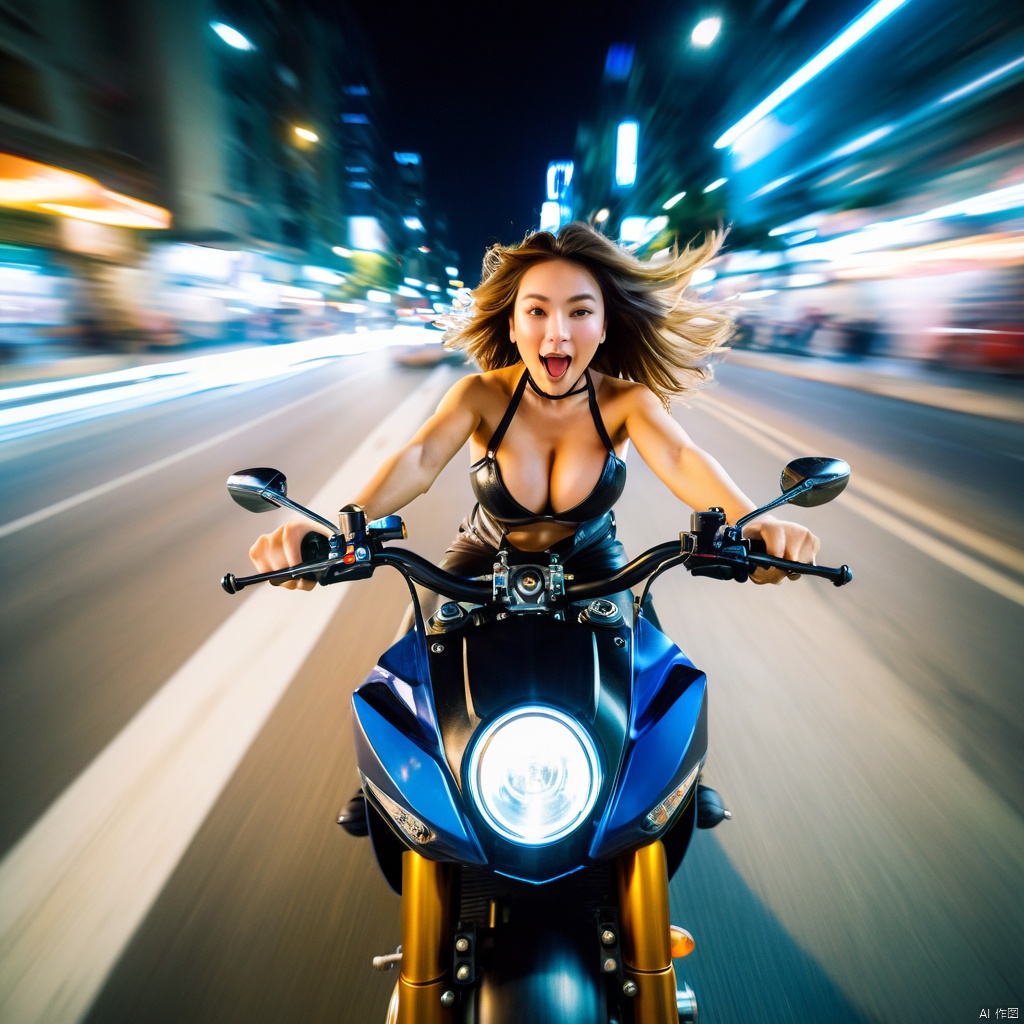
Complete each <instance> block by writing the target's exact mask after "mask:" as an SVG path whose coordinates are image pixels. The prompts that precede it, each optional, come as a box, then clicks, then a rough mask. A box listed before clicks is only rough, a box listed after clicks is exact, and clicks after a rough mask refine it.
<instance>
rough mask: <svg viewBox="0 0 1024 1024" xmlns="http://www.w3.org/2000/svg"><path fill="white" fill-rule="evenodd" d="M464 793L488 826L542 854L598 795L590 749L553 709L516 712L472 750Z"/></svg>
mask: <svg viewBox="0 0 1024 1024" xmlns="http://www.w3.org/2000/svg"><path fill="white" fill-rule="evenodd" d="M469 785H470V791H471V792H472V795H473V799H474V800H475V802H476V805H477V807H478V808H479V810H480V812H481V813H482V814H483V816H484V817H485V818H486V819H487V823H488V824H489V825H490V826H491V828H493V829H494V830H495V831H496V832H497V833H499V834H500V835H502V836H504V837H505V838H506V839H510V840H512V841H513V842H515V843H520V844H522V845H525V846H542V845H544V844H546V843H553V842H555V841H556V840H558V839H561V838H562V837H563V836H567V835H568V834H569V833H570V832H572V831H573V829H575V828H577V827H578V826H579V825H581V824H582V823H583V821H584V820H585V819H586V817H587V815H588V814H589V813H590V811H591V809H592V808H593V806H594V803H595V802H596V800H597V794H598V792H599V791H600V789H601V768H600V762H599V760H598V756H597V749H596V747H595V746H594V741H593V740H592V739H591V738H590V736H589V735H588V734H587V733H586V732H585V731H584V730H583V729H582V728H580V726H579V725H578V724H577V723H576V722H575V721H573V719H571V718H570V717H569V716H568V715H564V714H562V713H561V712H560V711H555V710H554V709H552V708H542V707H523V708H516V710H515V711H510V712H508V713H507V714H505V715H502V716H501V717H500V718H498V719H497V720H495V721H494V722H492V723H491V724H490V725H489V726H488V727H487V728H486V729H485V730H484V731H483V732H482V733H481V735H480V737H479V739H478V740H477V742H476V743H475V745H474V746H473V752H472V754H471V755H470V759H469Z"/></svg>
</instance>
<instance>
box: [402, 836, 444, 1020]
mask: <svg viewBox="0 0 1024 1024" xmlns="http://www.w3.org/2000/svg"><path fill="white" fill-rule="evenodd" d="M451 888H452V887H451V865H450V864H441V863H439V862H438V861H435V860H427V858H426V857H421V856H420V855H419V854H418V853H414V852H413V851H412V850H406V851H405V852H404V853H403V854H402V970H401V973H400V974H399V976H398V985H397V986H396V989H395V995H396V996H397V997H398V998H397V1004H398V1005H397V1008H396V1009H397V1014H396V1016H395V1017H394V1020H395V1021H397V1024H449V1022H450V1021H451V1019H452V1014H451V1010H450V1009H449V1008H448V1007H446V1006H445V1005H444V1001H443V1000H442V997H443V996H444V994H445V989H446V988H447V974H448V971H449V969H450V967H451V935H452V921H451V902H452V900H451V897H452V892H451ZM388 1019H389V1021H390V1020H391V1019H392V1016H391V1014H390V1013H389V1014H388Z"/></svg>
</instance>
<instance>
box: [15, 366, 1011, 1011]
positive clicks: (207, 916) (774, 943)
mask: <svg viewBox="0 0 1024 1024" xmlns="http://www.w3.org/2000/svg"><path fill="white" fill-rule="evenodd" d="M457 372H458V371H457V370H454V369H450V368H449V369H441V370H437V371H428V370H409V369H399V368H396V367H394V366H393V365H392V364H391V363H390V361H389V359H388V358H387V357H386V356H374V355H371V356H358V357H356V356H353V357H350V358H348V359H344V360H337V361H333V362H330V363H327V364H325V365H321V366H317V367H315V368H312V369H309V370H307V372H305V373H301V374H298V375H294V376H291V377H287V378H285V379H282V380H279V381H264V382H251V383H249V384H247V385H244V386H237V387H222V388H219V389H217V390H212V391H208V392H205V393H201V394H196V395H192V396H187V397H179V398H176V399H174V400H173V401H167V402H164V403H162V404H158V405H154V406H150V407H142V408H137V409H134V410H131V411H126V412H123V413H117V412H112V413H111V414H110V415H107V416H105V417H103V418H101V419H95V420H92V421H90V422H88V423H85V424H80V425H77V426H68V427H66V428H63V429H55V430H52V431H48V432H45V433H40V434H36V435H34V436H32V437H29V438H26V439H23V440H19V441H12V442H8V443H6V444H4V445H2V446H0V466H2V469H3V474H4V480H5V487H4V512H3V516H2V519H3V522H0V561H2V564H3V567H4V578H5V581H6V583H7V586H5V588H4V590H3V594H2V595H0V637H2V645H3V646H2V651H3V666H4V667H3V680H4V681H3V686H2V689H0V702H2V703H0V711H2V713H0V807H2V808H3V811H2V815H0V852H2V853H3V855H4V859H3V860H2V862H0V1018H2V1019H3V1020H4V1021H10V1022H11V1024H35V1022H42V1021H46V1022H54V1024H57V1022H61V1024H64V1022H72V1021H79V1020H85V1021H88V1022H89V1024H114V1022H118V1024H120V1022H123V1024H137V1022H138V1021H142V1020H145V1021H147V1024H163V1022H166V1024H180V1022H183V1021H189V1022H190V1024H232V1022H236V1021H237V1022H242V1021H245V1022H247V1024H253V1022H260V1024H271V1022H293V1021H302V1022H316V1021H328V1020H330V1021H364V1020H366V1021H372V1020H382V1019H383V1015H384V1009H385V1007H386V1004H387V999H388V996H389V993H390V989H391V986H392V985H393V982H394V979H393V977H391V976H388V975H381V974H377V973H375V972H373V971H372V970H371V969H370V958H371V957H372V956H373V955H374V954H376V953H382V952H386V951H390V950H391V949H393V948H394V946H395V945H396V943H397V941H398V916H397V914H398V900H397V897H395V896H394V895H392V894H391V893H390V891H389V890H388V889H387V886H386V885H385V883H384V882H383V880H382V879H381V878H380V877H379V875H378V874H377V871H376V868H375V867H374V865H373V864H372V862H371V859H370V857H369V850H368V847H367V846H366V844H365V843H364V842H361V841H359V840H355V839H352V838H351V837H349V836H347V835H345V834H344V833H343V832H341V830H340V829H338V828H337V826H336V825H335V824H334V817H335V815H336V813H337V811H338V809H339V808H340V807H341V805H342V804H344V802H345V801H346V800H347V799H348V797H349V796H350V795H351V794H352V792H353V791H354V789H355V787H356V772H355V764H354V756H353V752H352V749H351V743H350V725H349V709H348V697H349V694H350V692H351V691H352V689H353V688H354V687H355V686H356V685H358V683H359V682H360V681H361V680H362V678H363V677H364V676H365V674H366V673H367V671H368V670H369V669H370V668H371V667H372V665H373V662H374V660H375V658H376V655H377V654H378V653H379V652H380V651H381V650H383V649H384V648H385V647H386V646H387V645H388V643H389V642H390V639H391V637H392V636H393V634H394V632H395V629H396V628H397V626H398V622H399V619H400V616H401V614H402V612H403V609H404V607H405V603H406V600H407V597H406V593H405V591H404V585H403V584H402V582H401V579H400V578H399V577H398V576H397V575H390V576H388V575H384V574H378V576H377V577H375V578H374V579H373V580H371V581H369V582H367V583H365V584H358V585H356V584H353V585H349V586H348V588H347V589H343V588H342V587H336V588H330V589H329V590H322V589H318V590H317V591H315V592H313V593H311V594H289V593H286V592H282V591H272V590H269V589H266V588H264V589H263V590H259V589H257V588H254V590H253V591H249V592H246V593H244V594H242V595H239V596H236V597H228V596H227V595H225V594H224V593H223V591H221V589H220V587H219V586H218V580H219V577H220V576H221V574H222V573H223V572H225V571H227V570H229V569H230V570H233V571H236V572H242V571H245V570H246V566H247V559H246V556H245V552H246V549H247V547H248V545H249V543H250V542H251V541H252V539H253V538H254V537H255V535H256V534H257V533H259V532H261V531H262V530H264V529H269V528H271V527H272V526H273V525H274V524H275V523H276V522H277V521H278V518H277V514H276V513H271V514H270V515H267V516H265V517H261V518H260V519H255V518H253V517H252V516H251V515H249V514H247V513H245V512H243V511H242V510H241V509H239V508H238V507H237V506H235V505H234V504H232V503H231V501H230V500H229V498H228V497H227V494H226V492H225V490H224V479H225V478H226V476H227V474H228V473H229V472H231V471H233V470H235V469H240V468H242V467H244V466H251V465H273V466H278V467H279V468H281V469H283V470H284V471H285V472H286V473H287V474H288V478H289V483H290V492H289V493H291V494H292V495H293V496H294V497H295V498H297V499H298V500H300V501H303V500H304V499H309V500H310V501H312V499H313V498H314V496H318V495H321V496H322V500H323V502H324V504H322V505H321V506H320V509H321V511H323V512H325V513H326V514H327V515H328V516H329V515H331V514H332V513H333V510H334V508H336V507H338V505H340V504H341V503H343V502H344V501H346V500H348V497H349V495H350V494H351V493H352V491H354V489H355V487H356V486H358V482H359V481H360V480H361V479H362V478H364V477H365V475H366V474H367V473H368V472H369V471H370V470H371V469H372V467H373V465H375V464H376V462H377V461H379V460H380V458H381V457H382V456H383V455H384V454H386V452H387V451H388V450H389V448H390V447H391V446H393V445H396V444H397V443H399V442H400V441H401V440H403V439H404V437H405V436H408V434H410V433H411V432H412V430H413V429H414V428H415V426H416V425H417V423H418V422H419V421H420V420H421V419H422V417H423V416H424V415H425V414H426V411H427V410H428V409H429V408H431V407H432V405H433V404H434V403H436V400H437V397H438V396H439V395H440V394H441V393H442V391H443V389H444V387H445V386H447V384H448V383H450V382H451V380H452V379H454V375H455V374H456V373H457ZM403 403H405V404H403ZM678 415H679V417H680V419H681V420H682V421H683V423H684V425H685V426H686V427H687V428H688V429H689V430H690V431H691V433H692V434H693V436H694V437H695V438H696V439H697V440H698V442H699V443H701V444H703V445H704V446H705V447H706V448H708V449H709V450H710V451H712V452H713V453H714V454H715V455H716V456H717V457H718V458H719V459H720V461H721V462H722V463H723V464H724V465H725V466H726V467H727V468H728V469H729V470H730V472H731V473H732V474H733V475H734V476H735V478H736V479H737V480H738V481H739V482H740V484H741V485H742V486H743V487H744V488H745V489H746V490H747V492H748V493H749V494H750V495H751V496H752V497H754V498H763V499H768V498H769V497H772V496H774V494H775V493H776V481H777V478H778V473H779V470H780V469H781V467H782V465H783V464H784V463H785V461H787V459H788V458H790V457H793V456H795V455H800V454H827V455H836V456H839V457H842V458H846V459H847V460H848V461H849V462H850V463H851V464H852V465H853V467H854V478H853V482H852V483H851V485H850V487H849V488H848V490H847V492H846V493H845V494H844V495H843V496H842V497H841V498H840V499H838V500H837V501H836V502H835V503H833V504H831V505H827V506H822V507H820V508H817V509H807V510H794V511H793V512H792V513H788V514H791V515H792V517H793V518H799V519H800V520H801V521H804V522H806V523H807V524H808V525H810V526H812V528H814V529H815V530H816V532H817V533H818V534H819V535H820V536H821V537H822V540H823V545H822V551H821V554H820V556H819V560H820V561H821V562H823V563H829V564H839V563H841V562H848V563H850V564H851V565H852V566H853V568H854V570H855V574H856V578H855V581H854V583H853V584H852V585H851V586H849V587H846V588H843V589H836V588H833V587H831V586H829V585H828V584H827V583H825V582H824V581H821V580H814V579H804V580H801V581H800V582H799V583H795V584H790V583H787V584H785V585H783V586H780V587H753V586H749V585H748V586H738V585H736V584H730V583H718V582H714V581H709V580H697V579H692V578H689V577H688V576H687V575H686V574H685V573H684V572H682V571H679V572H676V573H669V574H666V576H664V577H662V579H661V580H660V581H659V583H658V584H657V585H656V590H655V597H656V600H657V602H658V608H659V614H660V616H661V619H662V622H663V625H664V626H665V628H666V631H667V632H669V633H670V634H671V635H672V636H674V637H676V638H677V639H678V640H679V641H680V643H681V645H682V646H683V648H684V649H685V650H687V652H688V653H689V654H690V655H691V657H692V658H693V660H694V661H695V662H696V663H697V664H698V665H700V666H701V667H702V668H704V669H705V670H706V671H707V673H708V676H709V678H710V680H711V688H712V689H711V701H712V703H711V714H712V718H711V753H710V757H709V762H708V767H707V773H706V775H707V779H708V781H710V782H711V783H712V784H713V785H715V786H716V788H718V789H719V790H720V791H721V792H722V793H723V795H724V796H725V798H726V802H727V803H728V805H729V806H730V807H731V808H732V810H733V812H734V818H733V820H732V821H730V822H726V823H724V824H723V825H721V826H720V827H719V828H718V829H716V830H715V831H714V832H705V833H699V834H698V836H697V838H696V840H695V841H694V844H693V846H692V848H691V852H690V854H689V855H688V857H687V860H686V862H685V863H684V865H683V867H682V869H681V870H680V872H679V873H678V874H677V876H676V878H675V880H674V882H673V888H672V894H673V920H675V921H676V922H677V923H679V924H681V925H683V926H684V927H686V928H688V929H689V930H690V931H691V932H692V933H693V934H694V936H695V938H696V941H697V948H696V951H695V952H694V953H693V954H692V955H691V956H690V957H689V958H688V959H687V960H685V961H682V962H681V963H680V964H679V965H678V966H679V973H680V975H681V977H683V978H685V979H686V980H688V981H689V982H690V983H691V984H692V985H693V987H694V988H695V989H696V991H697V994H698V999H699V1000H700V1004H701V1020H702V1022H704V1024H739V1022H744V1024H746V1022H760V1021H765V1022H767V1021H773V1022H775V1021H779V1020H807V1021H822V1022H832V1021H851V1022H852V1021H893V1022H897V1021H898V1022H905V1021H911V1022H914V1021H919V1022H922V1024H931V1022H935V1021H939V1020H943V1021H954V1022H955V1021H960V1020H964V1021H967V1020H971V1021H973V1020H977V1019H978V1017H979V1012H980V1011H981V1009H982V1008H985V1007H988V1008H991V1009H992V1011H993V1017H994V1015H995V1010H997V1009H998V1008H1004V1007H1005V1008H1010V1007H1019V1005H1020V1003H1021V1001H1022V996H1024V966H1022V965H1024V940H1022V937H1021V928H1020V922H1021V921H1022V920H1024V913H1022V911H1024V823H1022V812H1024V766H1022V761H1021V757H1020V754H1019V748H1020V742H1019V737H1020V735H1021V732H1022V727H1024V699H1022V697H1021V693H1020V686H1019V680H1020V670H1019V655H1020V640H1019V636H1020V631H1021V626H1022V625H1024V623H1022V616H1021V604H1022V602H1024V564H1022V563H1024V556H1022V554H1021V548H1022V545H1024V530H1022V525H1021V524H1022V521H1024V517H1022V516H1021V514H1020V509H1021V507H1022V499H1024V484H1022V474H1021V459H1022V457H1024V443H1022V431H1021V428H1020V427H1019V426H1016V425H1013V424H1010V423H1006V422H1001V421H996V420H989V419H985V418H982V417H975V416H965V415H962V414H959V413H954V412H946V411H943V410H939V409H932V408H926V407H924V406H920V405H915V404H912V403H906V402H901V401H897V400H894V399H892V398H881V397H877V396H874V395H870V394H864V393H861V392H853V391H848V390H846V389H843V388H838V387H834V386H830V385H825V384H819V383H814V382H810V381H805V380H794V379H790V378H788V377H784V376H780V375H777V374H772V373H766V372H763V371H759V370H755V369H751V368H748V367H740V366H726V368H725V370H724V371H723V372H722V374H721V384H720V386H719V387H718V388H716V389H715V390H714V391H712V392H710V393H709V394H708V395H707V397H705V398H701V399H699V400H697V401H696V402H695V403H694V404H693V406H692V408H690V409H681V410H680V411H679V412H678ZM465 469H466V465H465V463H464V461H461V460H459V459H457V460H456V462H455V463H453V465H452V466H450V467H449V469H448V470H447V471H446V472H445V474H444V475H443V477H442V479H441V480H440V481H439V483H438V485H437V486H436V487H435V488H434V489H433V490H432V491H431V493H430V494H428V495H426V496H424V497H423V498H421V499H419V500H418V501H417V502H415V503H414V504H413V505H412V506H410V508H409V509H408V510H406V513H405V518H406V521H407V524H408V527H409V533H410V538H409V542H408V546H409V547H412V548H414V549H415V550H418V551H420V552H421V553H423V554H425V555H427V556H432V557H437V556H439V555H440V554H441V552H442V551H443V550H444V548H445V546H446V543H447V541H448V539H449V538H450V536H451V535H452V534H453V532H454V529H455V527H456V525H457V523H458V521H459V519H460V518H461V517H462V515H463V514H464V512H465V510H466V508H467V507H468V504H469V501H470V491H469V486H468V480H467V478H466V472H465ZM90 495H91V496H90ZM68 499H77V500H76V501H74V502H73V503H72V504H70V505H68V504H64V505H61V504H59V503H62V502H65V503H66V502H67V501H68ZM618 511H619V523H620V536H621V537H622V538H623V540H624V541H625V543H626V546H627V548H628V549H629V550H630V551H631V552H634V553H635V552H638V551H640V550H642V548H644V547H646V546H647V545H649V544H652V543H655V542H658V541H662V540H665V539H669V538H670V537H672V536H673V535H675V534H676V533H678V531H679V529H680V528H681V526H685V524H686V522H687V517H688V512H687V510H684V509H681V508H680V507H679V506H678V503H676V502H675V501H674V499H672V498H671V496H670V495H669V494H668V492H667V491H665V490H664V488H663V487H661V485H660V484H659V483H658V481H657V480H656V479H655V478H654V477H653V475H652V474H651V473H650V472H649V471H648V470H647V469H646V467H645V466H644V465H643V464H642V462H640V460H639V459H638V458H637V457H636V456H635V454H634V455H633V456H631V458H630V479H629V483H628V484H627V490H626V493H625V494H624V496H623V498H622V500H621V502H620V505H619V510H618ZM40 512H42V513H43V514H42V515H41V516H40V515H37V513H40ZM27 517H32V518H27ZM4 523H7V524H11V525H9V527H8V529H7V530H6V532H5V531H4ZM19 523H22V524H24V525H22V526H21V527H20V528H19V527H18V524H19ZM12 526H13V528H12ZM1008 561H1012V562H1013V566H1011V567H1009V568H1007V562H1008Z"/></svg>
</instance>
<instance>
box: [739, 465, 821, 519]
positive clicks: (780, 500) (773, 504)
mask: <svg viewBox="0 0 1024 1024" xmlns="http://www.w3.org/2000/svg"><path fill="white" fill-rule="evenodd" d="M813 486H814V481H813V480H812V479H811V478H810V477H808V479H806V480H804V481H803V482H802V483H800V484H797V486H796V487H790V489H789V490H788V491H783V492H782V494H780V495H779V496H778V497H777V498H776V499H775V500H774V501H770V502H768V504H767V505H762V506H761V508H755V509H754V511H753V512H748V513H747V515H745V516H744V517H743V518H742V519H740V520H739V522H737V523H736V529H737V530H742V529H743V527H744V526H746V525H747V523H749V522H750V520H751V519H756V518H757V517H758V516H763V515H764V514H765V512H770V511H771V510H772V509H773V508H778V507H779V506H780V505H785V504H786V503H787V502H790V501H792V500H793V499H794V498H796V497H799V496H800V495H801V494H803V493H804V492H805V491H809V490H810V489H811V488H812V487H813Z"/></svg>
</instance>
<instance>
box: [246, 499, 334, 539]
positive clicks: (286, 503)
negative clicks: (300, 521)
mask: <svg viewBox="0 0 1024 1024" xmlns="http://www.w3.org/2000/svg"><path fill="white" fill-rule="evenodd" d="M263 497H264V498H266V499H267V501H271V502H273V503H274V504H275V505H281V506H282V507H284V508H289V509H291V510H292V511H293V512H298V513H299V514H300V515H303V516H305V517H306V518H307V519H312V520H313V522H315V523H319V524H320V525H321V526H326V527H327V529H328V530H330V531H331V535H332V536H333V535H334V534H336V533H337V532H338V527H337V526H335V525H334V523H332V522H331V521H330V520H328V519H324V518H323V516H318V515H317V514H316V513H315V512H311V511H310V510H309V509H308V508H304V507H303V506H302V505H300V504H299V503H298V502H297V501H292V499H291V498H288V497H285V495H283V494H281V493H280V492H279V491H271V490H266V491H264V492H263Z"/></svg>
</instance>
